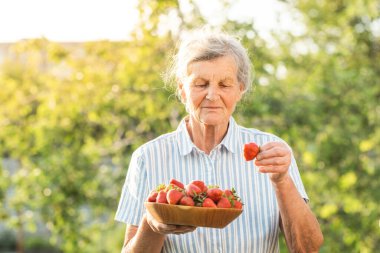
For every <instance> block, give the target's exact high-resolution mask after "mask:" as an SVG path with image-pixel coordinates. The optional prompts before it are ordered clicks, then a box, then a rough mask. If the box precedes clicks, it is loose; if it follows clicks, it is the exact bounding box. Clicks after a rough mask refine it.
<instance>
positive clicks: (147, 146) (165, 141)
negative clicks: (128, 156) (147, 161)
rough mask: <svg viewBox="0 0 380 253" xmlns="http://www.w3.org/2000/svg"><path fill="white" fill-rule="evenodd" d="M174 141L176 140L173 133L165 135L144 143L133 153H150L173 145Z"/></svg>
mask: <svg viewBox="0 0 380 253" xmlns="http://www.w3.org/2000/svg"><path fill="white" fill-rule="evenodd" d="M176 140H177V137H176V132H175V131H173V132H169V133H165V134H162V135H160V136H158V137H156V138H154V139H152V140H150V141H147V142H145V143H144V144H142V145H141V146H140V147H138V148H137V149H136V151H135V152H136V153H142V152H146V151H150V150H153V149H160V148H162V147H164V146H166V145H172V144H173V143H175V142H176Z"/></svg>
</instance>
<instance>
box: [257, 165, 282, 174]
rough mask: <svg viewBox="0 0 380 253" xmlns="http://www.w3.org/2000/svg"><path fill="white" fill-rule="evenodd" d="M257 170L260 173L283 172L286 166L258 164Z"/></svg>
mask: <svg viewBox="0 0 380 253" xmlns="http://www.w3.org/2000/svg"><path fill="white" fill-rule="evenodd" d="M258 168H259V172H261V173H278V174H284V173H286V172H287V171H288V168H287V167H285V166H281V167H278V166H259V167H258Z"/></svg>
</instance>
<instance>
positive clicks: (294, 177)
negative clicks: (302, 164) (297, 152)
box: [289, 153, 309, 201]
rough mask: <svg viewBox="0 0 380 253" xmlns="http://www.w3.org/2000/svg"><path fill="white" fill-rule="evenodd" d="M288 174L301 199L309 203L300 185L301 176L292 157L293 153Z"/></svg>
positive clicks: (303, 188)
mask: <svg viewBox="0 0 380 253" xmlns="http://www.w3.org/2000/svg"><path fill="white" fill-rule="evenodd" d="M289 174H290V177H291V178H292V180H293V182H294V184H295V186H296V188H297V190H298V192H299V193H300V195H301V197H302V198H303V199H305V200H306V201H309V197H308V196H307V194H306V191H305V187H304V185H303V183H302V179H301V175H300V173H299V171H298V166H297V162H296V160H295V158H294V156H293V153H292V158H291V164H290V168H289Z"/></svg>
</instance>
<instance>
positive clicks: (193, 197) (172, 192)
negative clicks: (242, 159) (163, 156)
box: [148, 179, 243, 209]
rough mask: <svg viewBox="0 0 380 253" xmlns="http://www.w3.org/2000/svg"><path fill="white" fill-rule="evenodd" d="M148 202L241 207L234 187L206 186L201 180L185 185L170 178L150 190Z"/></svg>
mask: <svg viewBox="0 0 380 253" xmlns="http://www.w3.org/2000/svg"><path fill="white" fill-rule="evenodd" d="M148 202H156V203H163V204H170V205H184V206H198V207H211V208H237V209H242V208H243V204H242V202H241V199H240V198H239V196H238V195H237V194H236V191H235V189H234V188H232V189H231V190H229V189H226V190H222V189H220V188H219V186H217V185H210V186H206V185H205V183H204V182H203V181H201V180H194V181H191V182H190V183H189V184H187V185H186V186H185V185H184V184H183V183H181V182H179V181H177V180H175V179H171V180H170V182H169V184H168V185H164V184H161V185H159V186H158V187H157V188H156V189H155V190H153V191H151V193H150V194H149V197H148Z"/></svg>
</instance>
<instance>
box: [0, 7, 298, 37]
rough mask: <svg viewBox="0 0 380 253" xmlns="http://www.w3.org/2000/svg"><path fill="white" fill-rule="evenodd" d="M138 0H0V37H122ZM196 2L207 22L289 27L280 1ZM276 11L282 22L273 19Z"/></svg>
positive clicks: (131, 22) (133, 17)
mask: <svg viewBox="0 0 380 253" xmlns="http://www.w3.org/2000/svg"><path fill="white" fill-rule="evenodd" d="M137 1H138V0H1V1H0V42H14V41H17V40H20V39H26V38H39V37H46V38H47V39H49V40H53V41H88V40H99V39H108V40H125V39H127V38H128V33H129V32H130V31H131V29H132V28H133V26H134V25H135V24H136V19H137V15H138V13H137V11H136V9H135V6H136V2H137ZM182 2H186V0H182ZM197 2H198V3H199V4H200V5H201V10H202V13H203V14H204V15H206V16H207V17H210V23H213V22H214V23H215V22H218V20H220V19H222V18H223V17H229V18H233V19H249V20H252V19H253V20H254V21H255V24H256V27H258V28H259V29H260V30H261V31H262V32H266V31H268V30H270V29H274V28H276V29H278V28H279V27H280V26H283V28H284V29H287V28H290V27H291V19H290V16H289V15H287V16H286V15H284V13H285V14H286V11H284V6H283V5H282V4H281V3H278V2H277V1H276V0H265V1H262V0H261V1H260V0H239V1H236V4H235V6H234V7H233V8H231V9H229V10H223V9H222V8H221V7H220V1H218V0H210V1H207V4H202V2H203V3H204V1H201V0H198V1H197ZM216 13H219V15H218V14H216ZM279 17H280V18H281V22H280V23H277V22H276V19H278V18H279Z"/></svg>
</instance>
